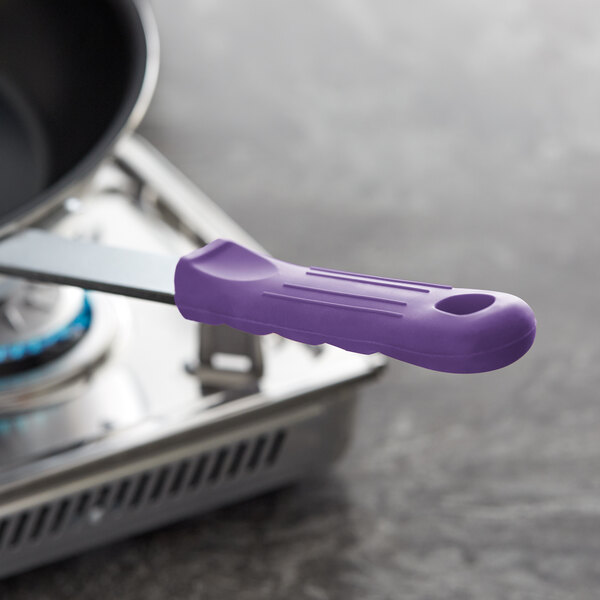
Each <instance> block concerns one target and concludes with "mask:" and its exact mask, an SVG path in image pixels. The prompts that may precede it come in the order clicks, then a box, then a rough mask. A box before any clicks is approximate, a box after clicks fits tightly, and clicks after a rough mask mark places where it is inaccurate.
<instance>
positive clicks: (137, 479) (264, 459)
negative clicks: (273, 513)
mask: <svg viewBox="0 0 600 600" xmlns="http://www.w3.org/2000/svg"><path fill="white" fill-rule="evenodd" d="M285 438H286V432H285V431H284V430H278V431H275V432H273V433H271V434H262V435H259V436H257V437H255V438H251V439H245V440H241V441H239V442H237V443H233V444H228V445H225V446H220V447H217V448H215V449H213V450H210V451H207V452H203V453H202V454H199V455H196V456H191V457H188V458H184V459H181V460H178V461H175V462H172V463H168V464H165V465H162V466H159V467H156V468H155V469H149V470H146V471H142V472H140V473H137V474H134V475H131V476H129V477H125V478H122V479H117V480H114V481H110V482H107V483H105V484H103V485H101V486H99V487H95V488H89V489H87V490H84V491H82V492H80V493H77V494H73V495H71V496H67V497H64V498H62V499H57V500H56V501H54V502H48V503H46V504H42V505H40V506H37V507H35V508H32V509H30V510H26V511H22V512H18V513H15V514H14V515H9V516H8V517H5V518H3V519H0V561H1V560H2V555H3V553H5V552H11V551H16V550H18V549H20V548H21V547H22V546H24V545H31V544H36V545H40V544H43V543H46V544H51V543H53V540H54V539H56V538H58V537H60V536H63V535H71V534H77V535H82V534H83V533H84V532H85V530H86V528H87V529H89V528H91V527H94V526H95V525H98V524H99V523H100V522H102V521H103V520H104V519H105V518H119V517H125V518H129V517H130V518H135V517H134V514H135V513H134V511H135V512H138V511H141V510H142V509H144V508H146V507H148V508H150V507H154V506H158V505H162V504H163V503H165V504H166V503H171V502H178V501H180V500H184V499H185V498H186V497H188V496H189V495H191V494H196V493H198V492H200V493H206V494H210V493H211V491H212V490H213V489H214V488H215V487H217V486H220V485H224V484H226V483H229V482H230V483H234V482H235V481H236V480H237V479H238V478H242V477H252V476H254V475H255V474H257V473H258V472H259V471H260V470H262V469H267V468H271V467H273V466H274V465H275V464H276V463H277V460H278V459H279V457H280V455H281V451H282V448H283V445H284V442H285Z"/></svg>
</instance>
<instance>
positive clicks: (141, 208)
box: [0, 137, 384, 576]
mask: <svg viewBox="0 0 600 600" xmlns="http://www.w3.org/2000/svg"><path fill="white" fill-rule="evenodd" d="M44 226H45V227H46V228H48V229H51V230H53V231H56V232H58V233H60V234H61V235H63V236H66V237H80V238H90V239H94V240H99V241H102V242H103V243H106V244H109V245H111V244H112V245H118V246H122V247H129V248H136V249H143V250H148V251H152V252H154V253H164V254H174V253H179V254H181V253H184V252H187V251H189V250H190V249H191V248H194V247H197V246H199V245H204V244H205V243H207V242H210V241H212V240H214V239H216V238H218V237H226V238H229V239H232V240H235V241H239V242H241V243H243V244H245V245H246V246H247V247H250V248H255V249H260V248H259V246H258V245H257V243H256V242H255V241H254V240H252V239H251V238H250V237H249V236H248V235H247V234H246V233H245V232H244V231H242V230H241V229H240V228H239V227H238V226H237V225H236V224H235V223H234V222H233V221H231V220H230V219H229V217H227V216H226V215H225V214H224V213H223V212H222V211H221V210H220V209H219V208H218V207H217V206H216V205H215V204H213V203H212V202H211V201H210V200H209V199H208V198H206V197H205V196H204V195H203V194H202V193H201V192H200V191H198V190H197V189H196V188H194V186H193V185H192V184H191V183H190V182H189V181H187V180H186V179H185V178H184V177H183V176H182V175H181V174H180V173H179V172H177V171H176V170H175V169H174V168H173V167H172V166H171V165H170V164H169V163H168V162H166V161H165V159H164V158H163V157H162V156H160V155H159V154H158V153H157V152H156V151H155V150H154V149H153V148H151V147H150V146H149V145H148V144H147V143H146V142H145V141H143V140H142V139H140V138H137V137H128V138H125V139H123V140H122V141H121V142H120V144H119V145H118V146H117V148H116V150H115V152H114V154H113V155H112V156H111V157H110V158H107V159H106V160H105V161H104V163H103V165H102V166H101V168H100V169H99V170H98V172H97V173H96V175H95V176H94V178H93V180H92V182H91V184H90V186H89V188H88V191H87V192H86V194H85V195H84V196H83V197H81V198H75V197H73V198H70V199H68V200H67V201H66V202H64V203H63V204H61V205H60V206H59V207H58V208H57V209H56V210H55V211H54V212H53V213H52V214H51V215H50V216H49V217H48V218H46V219H45V221H44ZM0 299H1V305H0V317H1V318H0V576H7V575H9V574H13V573H16V572H18V571H22V570H25V569H28V568H31V567H33V566H36V565H40V564H43V563H46V562H50V561H54V560H56V559H58V558H61V557H64V556H67V555H70V554H73V553H75V552H79V551H81V550H85V549H87V548H91V547H94V546H98V545H100V544H104V543H107V542H110V541H112V540H117V539H119V538H124V537H127V536H130V535H132V534H135V533H139V532H142V531H146V530H148V529H151V528H154V527H157V526H160V525H163V524H165V523H168V522H171V521H175V520H177V519H182V518H185V517H187V516H189V515H192V514H196V513H199V512H201V511H206V510H208V509H211V508H214V507H217V506H221V505H224V504H227V503H231V502H234V501H237V500H240V499H242V498H246V497H249V496H252V495H255V494H259V493H261V492H265V491H267V490H270V489H273V488H276V487H278V486H282V485H284V484H287V483H289V482H293V481H294V480H297V479H298V478H301V477H303V476H305V475H307V474H309V473H313V472H315V471H316V470H318V469H321V468H323V467H324V466H326V465H328V464H329V463H331V461H333V460H334V459H336V458H337V457H338V456H339V455H340V454H341V453H342V452H343V450H344V448H345V447H346V445H347V442H348V440H349V437H350V434H351V429H352V418H353V407H354V403H355V399H356V391H357V383H358V382H360V381H362V380H365V379H367V378H369V377H371V376H373V375H374V374H376V373H377V372H378V371H379V370H380V369H381V368H382V366H383V364H384V362H383V359H382V358H381V356H380V355H370V356H365V355H361V354H351V353H348V352H345V351H343V350H340V349H337V348H335V347H332V346H320V347H313V346H308V345H305V344H300V343H297V342H293V341H289V340H285V339H283V338H281V337H278V336H276V335H269V336H265V337H260V338H259V337H256V336H252V335H250V334H246V333H242V332H239V331H236V330H233V329H229V328H227V327H225V326H210V325H196V324H194V323H191V322H189V321H185V320H184V319H182V318H181V316H180V315H179V314H178V312H177V310H176V309H175V308H173V307H169V306H164V305H159V304H155V303H152V302H147V301H143V300H135V299H125V298H119V297H115V296H110V295H106V294H102V293H100V292H86V291H83V290H80V289H77V288H71V287H62V286H53V285H47V284H34V283H29V282H24V281H21V280H16V279H8V278H6V279H3V280H2V281H1V284H0Z"/></svg>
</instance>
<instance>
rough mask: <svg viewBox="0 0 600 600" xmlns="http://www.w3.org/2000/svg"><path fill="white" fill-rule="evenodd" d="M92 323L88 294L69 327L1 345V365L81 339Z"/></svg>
mask: <svg viewBox="0 0 600 600" xmlns="http://www.w3.org/2000/svg"><path fill="white" fill-rule="evenodd" d="M91 321H92V309H91V306H90V301H89V298H88V296H87V294H86V295H85V296H84V299H83V304H82V307H81V310H80V311H79V314H78V315H77V316H76V317H75V318H74V319H73V320H72V321H71V322H70V323H69V324H68V325H65V326H64V327H62V328H61V329H59V330H58V331H55V332H54V333H51V334H48V335H46V336H43V337H38V338H33V339H31V340H26V341H24V342H18V343H15V344H3V345H2V344H0V364H2V363H7V362H12V361H19V360H22V359H24V358H29V357H32V356H37V355H39V354H42V352H44V351H45V350H47V349H48V348H51V347H52V346H55V345H56V344H58V343H59V342H64V341H67V340H70V339H72V338H74V337H81V335H82V333H84V332H86V331H87V330H88V329H89V327H90V323H91Z"/></svg>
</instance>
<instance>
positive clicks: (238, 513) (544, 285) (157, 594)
mask: <svg viewBox="0 0 600 600" xmlns="http://www.w3.org/2000/svg"><path fill="white" fill-rule="evenodd" d="M154 5H155V9H156V13H157V17H158V22H159V27H160V32H161V36H162V57H163V67H162V73H161V78H160V83H159V86H158V90H157V92H156V96H155V99H154V102H153V105H152V107H151V110H150V112H149V114H148V117H147V119H146V120H145V122H144V124H143V126H142V128H141V130H142V132H143V134H144V135H145V136H146V137H147V138H148V139H150V140H151V141H152V142H153V143H154V144H155V145H156V146H157V147H158V148H159V149H160V150H161V151H162V152H163V153H164V154H165V155H166V156H167V157H169V158H170V159H171V160H172V161H173V162H174V163H175V164H177V165H178V166H179V167H180V168H181V169H182V170H183V171H184V172H185V173H186V174H187V175H188V176H189V177H191V178H192V179H193V180H194V181H195V182H196V183H198V184H199V186H200V187H202V189H204V190H205V191H206V192H207V193H208V194H209V195H210V196H211V197H212V198H213V199H215V200H216V201H217V202H219V203H220V204H221V206H223V207H224V208H225V209H226V210H227V211H228V212H229V213H230V214H231V215H232V216H233V217H234V218H235V219H237V220H238V221H239V222H240V223H241V224H242V226H244V227H245V228H247V229H248V231H250V232H251V233H252V234H253V235H254V236H256V237H257V238H258V239H259V240H260V241H261V242H262V243H263V244H264V246H265V247H267V248H268V249H269V250H270V251H272V252H273V253H274V254H276V255H277V256H279V257H281V258H283V259H286V260H290V261H298V262H300V263H302V264H305V263H310V264H322V265H324V266H331V267H334V268H336V267H337V268H340V269H346V270H352V271H359V272H370V273H374V274H380V275H384V276H401V277H403V278H408V279H418V280H425V281H439V282H441V283H450V284H456V285H461V286H465V287H476V288H490V289H501V290H504V291H508V292H512V293H515V294H517V295H520V296H522V297H523V298H525V299H526V300H528V301H529V302H530V304H531V305H532V306H533V307H534V309H535V310H536V312H537V316H538V323H539V333H538V339H537V341H536V344H535V346H534V348H533V349H532V351H531V352H530V353H529V354H528V355H527V356H526V357H525V358H524V359H523V360H522V361H520V362H519V363H517V364H515V365H513V366H511V367H509V368H507V369H505V370H503V371H500V372H495V373H491V374H485V375H474V376H464V377H463V376H452V375H444V374H439V373H431V372H427V371H424V370H421V369H418V368H416V367H412V366H408V365H403V364H399V363H396V364H393V365H391V367H390V369H389V370H388V372H387V374H386V376H385V377H384V378H383V379H381V380H380V381H379V382H378V383H377V384H375V385H373V386H371V387H369V388H366V389H365V393H364V398H363V400H362V404H361V409H360V414H359V429H358V431H357V437H356V440H355V443H354V445H353V447H352V450H351V451H350V453H349V455H348V456H347V457H346V458H345V459H344V460H343V461H342V462H341V463H340V464H339V465H338V466H337V467H336V468H335V469H334V470H333V471H332V472H331V473H330V474H328V475H327V476H320V477H319V478H315V479H313V480H310V481H306V482H304V483H301V484H299V485H298V486H296V487H293V488H290V489H286V490H283V491H281V492H278V493H275V494H271V495H268V496H265V497H261V498H257V499H255V500H252V501H249V502H245V503H243V504H240V505H237V506H232V507H229V508H226V509H223V510H220V511H218V512H215V513H212V514H210V515H206V516H202V517H199V518H196V519H194V520H190V521H186V522H183V523H180V524H177V525H174V526H171V527H169V528H167V529H164V530H161V531H158V532H155V533H151V534H148V535H144V536H141V537H138V538H136V539H133V540H129V541H126V542H123V543H119V544H116V545H113V546H110V547H108V548H104V549H100V550H97V551H94V552H90V553H87V554H85V555H82V556H80V557H77V558H74V559H70V560H67V561H64V562H61V563H59V564H57V565H53V566H50V567H46V568H43V569H38V570H36V571H34V572H32V573H29V574H26V575H22V576H20V577H17V578H14V579H11V580H9V581H7V582H5V583H4V584H2V585H1V586H0V597H2V598H7V599H8V598H10V599H11V600H24V599H27V600H33V599H46V598H48V599H50V598H52V599H56V598H77V599H78V600H92V599H103V600H105V599H106V598H119V599H121V598H123V599H131V600H133V599H143V600H154V599H163V598H180V599H186V600H187V599H196V598H202V599H207V600H213V599H214V600H222V599H224V598H235V599H236V600H249V599H257V598H276V599H279V598H281V599H286V600H326V599H343V600H352V599H357V600H359V599H360V600H391V599H396V598H402V599H420V600H421V599H422V600H425V599H426V600H436V599H439V600H451V599H461V600H462V599H466V600H468V599H477V600H481V599H486V600H488V599H502V600H504V599H506V600H517V599H519V600H522V599H527V600H529V599H540V600H553V599H560V600H564V599H566V598H569V599H571V598H577V599H589V600H597V598H598V596H599V592H598V589H599V587H600V560H599V556H600V433H599V432H600V402H599V398H598V396H599V389H600V368H599V367H598V364H599V363H600V335H599V318H598V303H599V298H600V282H599V278H598V263H599V261H600V236H599V235H598V227H599V223H600V202H599V201H598V194H599V191H600V5H599V4H598V3H597V2H593V0H577V1H576V2H568V3H566V2H559V1H558V0H552V1H550V0H543V1H542V0H528V1H522V2H518V1H506V2H478V1H476V0H455V1H454V2H446V1H445V0H426V1H424V2H409V1H408V0H326V1H324V0H318V1H317V0H289V1H288V2H277V1H275V0H254V1H253V2H244V1H243V0H222V1H221V2H216V1H214V0H187V1H185V2H184V1H180V2H167V1H166V0H156V1H155V2H154Z"/></svg>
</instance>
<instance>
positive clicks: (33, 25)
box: [0, 0, 158, 233]
mask: <svg viewBox="0 0 600 600" xmlns="http://www.w3.org/2000/svg"><path fill="white" fill-rule="evenodd" d="M156 41H157V37H156V34H155V28H154V24H153V22H152V20H151V18H150V17H149V14H148V11H147V9H146V7H145V5H143V4H137V3H136V2H133V1H132V0H85V2H81V0H52V1H50V2H49V1H48V0H2V2H0V232H2V233H5V232H7V231H10V230H14V229H16V228H17V227H19V226H23V225H24V224H27V223H31V222H34V221H35V220H36V219H38V218H40V216H42V215H43V214H44V213H46V212H47V211H49V210H51V209H52V208H53V207H54V206H55V205H56V204H57V203H59V202H60V201H61V200H62V199H64V198H65V197H66V196H67V195H68V194H69V193H73V192H74V190H75V189H76V188H77V187H81V185H82V182H84V181H85V179H86V177H87V176H88V175H90V174H91V173H92V172H93V170H94V168H95V167H96V166H97V165H98V163H99V162H100V161H101V160H102V159H103V158H104V157H105V156H106V155H107V153H108V152H109V151H110V149H111V147H112V146H113V145H114V144H115V143H116V141H117V139H118V138H119V136H121V135H123V134H124V133H125V132H127V131H129V130H131V129H133V128H134V127H135V126H136V125H137V124H138V122H139V121H140V119H141V117H142V116H143V114H144V112H145V109H146V107H147V104H148V102H149V100H150V97H151V94H152V90H153V87H154V83H155V79H156V74H157V58H158V57H157V44H156Z"/></svg>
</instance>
